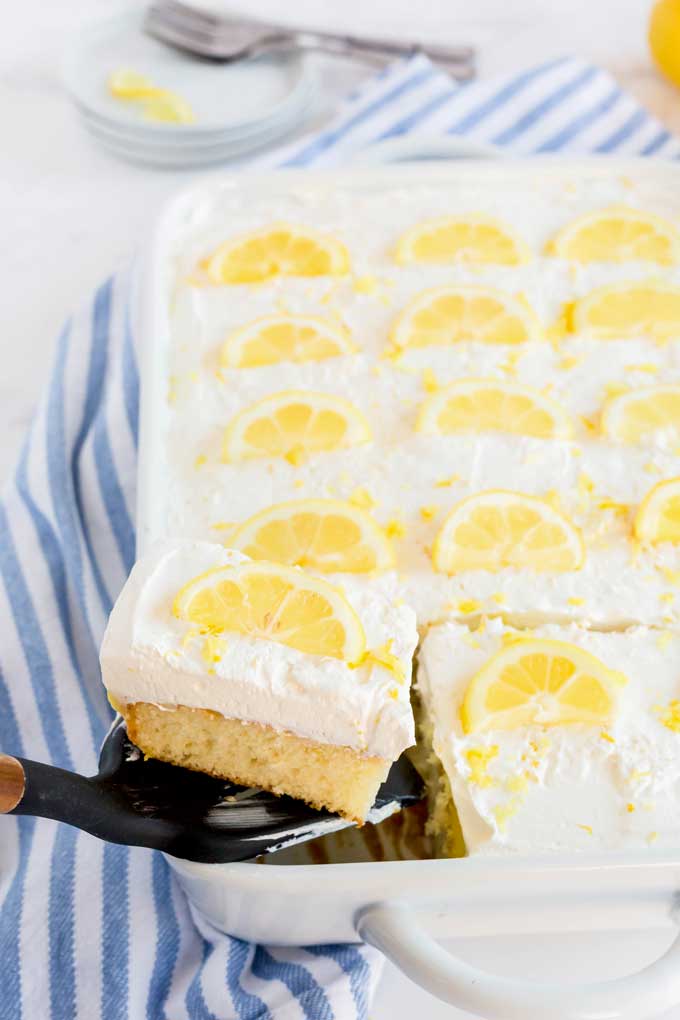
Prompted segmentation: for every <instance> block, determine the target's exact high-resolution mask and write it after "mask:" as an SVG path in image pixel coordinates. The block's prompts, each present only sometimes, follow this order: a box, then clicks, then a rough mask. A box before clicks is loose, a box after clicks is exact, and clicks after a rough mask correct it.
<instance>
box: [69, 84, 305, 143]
mask: <svg viewBox="0 0 680 1020" xmlns="http://www.w3.org/2000/svg"><path fill="white" fill-rule="evenodd" d="M312 97H313V91H312V89H311V87H308V86H306V87H305V88H304V89H299V90H297V92H296V96H295V102H294V103H293V102H290V103H287V104H284V105H282V106H281V107H280V108H279V109H278V111H277V115H276V116H275V117H267V118H264V119H263V120H261V121H257V122H253V123H250V124H244V125H243V126H242V127H239V128H233V129H225V130H222V131H200V132H199V131H192V132H191V133H190V134H187V132H186V131H184V130H182V129H181V128H180V129H179V130H176V131H172V132H170V131H168V132H165V131H163V132H159V131H153V130H151V131H149V130H148V129H147V122H140V123H139V124H127V123H120V122H119V121H113V120H111V118H109V117H102V116H101V115H100V114H99V113H98V112H97V111H95V110H91V109H89V108H88V107H86V106H83V105H82V104H81V103H79V102H78V101H77V100H74V105H75V107H76V109H77V111H78V113H79V114H80V116H81V118H82V119H83V120H84V121H86V122H87V124H88V126H90V125H91V126H94V127H98V128H99V129H101V131H102V132H105V133H107V134H110V135H112V136H115V137H116V138H117V139H119V140H121V141H125V142H126V143H128V144H129V145H130V146H133V145H148V144H153V145H159V146H161V145H162V146H163V147H164V148H166V149H167V150H171V149H174V150H176V151H177V150H185V149H187V148H191V149H194V150H195V149H197V148H198V149H200V148H201V147H203V146H208V145H215V144H218V143H219V144H223V143H231V144H238V145H240V144H241V143H245V142H247V141H248V139H253V140H254V141H257V139H258V138H259V136H260V135H261V134H262V133H263V132H267V131H270V130H272V129H275V128H277V127H278V126H279V125H284V124H285V125H287V126H290V125H291V124H292V125H296V124H297V123H299V122H300V121H301V120H302V119H303V117H304V115H305V113H306V112H307V110H308V108H309V106H310V104H311V101H312ZM152 126H155V125H152Z"/></svg>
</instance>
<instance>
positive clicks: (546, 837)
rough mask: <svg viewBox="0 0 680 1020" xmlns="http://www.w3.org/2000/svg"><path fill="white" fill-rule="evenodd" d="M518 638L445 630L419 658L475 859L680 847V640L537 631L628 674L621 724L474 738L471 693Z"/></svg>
mask: <svg viewBox="0 0 680 1020" xmlns="http://www.w3.org/2000/svg"><path fill="white" fill-rule="evenodd" d="M508 633H512V630H511V629H510V628H508V627H506V626H504V625H503V624H502V623H501V622H500V621H499V620H490V621H487V624H486V627H485V628H484V629H483V630H480V631H477V632H472V633H471V632H470V631H469V630H468V629H467V628H465V627H463V626H461V625H460V624H457V623H447V624H442V625H441V626H438V627H434V628H432V629H431V630H430V631H429V633H428V635H427V637H426V638H425V640H424V641H423V644H422V646H421V649H420V653H419V669H418V681H417V686H418V690H419V692H420V695H421V697H422V698H423V701H424V705H425V709H426V711H427V713H428V715H429V717H430V719H431V721H432V722H433V723H434V750H435V753H436V754H437V756H438V757H439V759H440V761H441V763H442V765H443V767H444V769H445V771H446V774H447V775H448V778H449V781H450V783H451V788H452V793H453V798H454V801H455V803H456V807H457V809H458V815H459V818H460V822H461V825H462V829H463V835H464V838H465V843H466V846H467V849H468V852H469V853H471V854H474V853H503V852H535V851H544V850H545V851H548V850H549V851H554V850H588V849H590V850H596V849H623V848H626V847H639V846H646V845H649V844H652V843H653V844H654V845H660V846H677V818H678V811H680V714H679V715H678V720H677V721H678V728H677V729H672V728H669V727H668V726H667V725H664V723H663V719H664V715H665V713H666V712H667V711H668V706H669V703H670V702H671V701H674V700H676V699H678V698H680V672H679V671H678V661H679V660H678V654H679V653H680V634H677V633H672V632H670V631H668V632H662V633H659V632H658V631H653V630H647V629H645V628H643V627H635V628H631V629H630V630H627V631H625V632H621V633H597V632H593V631H588V630H585V629H584V628H582V627H579V626H578V625H576V624H572V625H570V626H568V627H559V626H555V625H545V626H542V627H538V628H536V629H535V630H534V632H533V633H534V635H535V636H537V637H546V638H553V639H556V640H560V641H569V642H572V643H573V644H575V645H578V646H579V647H581V648H583V649H585V650H586V651H588V652H590V653H591V654H592V655H595V656H597V658H598V659H600V660H601V661H602V662H603V663H604V664H605V665H606V666H607V667H609V668H611V669H613V670H617V671H620V672H622V673H623V674H625V676H626V677H627V678H628V682H627V684H626V685H625V686H624V687H623V688H622V690H621V692H620V695H619V702H618V708H617V712H616V717H615V718H614V719H612V721H611V723H609V724H608V725H607V726H606V727H602V726H581V725H569V726H553V727H547V728H546V727H541V726H528V727H521V728H519V729H514V730H503V731H493V730H491V731H489V732H483V733H471V734H465V733H464V732H463V729H462V726H461V721H460V708H461V704H462V701H463V698H464V696H465V692H466V690H467V686H468V684H469V682H470V680H471V678H472V677H473V676H474V674H475V673H476V672H477V671H478V670H479V669H480V668H481V667H482V666H483V665H484V664H485V663H486V662H487V661H488V659H489V658H490V657H491V656H492V655H494V654H495V653H496V652H498V651H499V650H500V648H501V647H502V638H503V635H507V634H508Z"/></svg>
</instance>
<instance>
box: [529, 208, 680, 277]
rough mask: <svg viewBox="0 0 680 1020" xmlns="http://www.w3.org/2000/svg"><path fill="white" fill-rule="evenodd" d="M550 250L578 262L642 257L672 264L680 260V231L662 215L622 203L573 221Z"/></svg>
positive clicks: (664, 264)
mask: <svg viewBox="0 0 680 1020" xmlns="http://www.w3.org/2000/svg"><path fill="white" fill-rule="evenodd" d="M548 254H550V255H557V256H558V258H563V259H572V260H573V261H575V262H627V261H629V260H634V259H640V260H643V261H646V262H656V263H658V265H660V266H670V265H673V264H674V263H676V262H679V261H680V234H678V232H677V231H676V229H675V227H673V226H672V224H670V223H668V222H666V220H664V219H662V218H661V217H660V216H654V215H653V214H652V213H646V212H642V211H641V210H640V209H629V208H627V207H626V206H620V207H615V208H613V209H603V210H600V211H598V212H593V213H589V214H588V215H586V216H581V217H580V218H579V219H577V220H575V221H574V222H573V223H569V224H568V225H567V226H566V227H564V228H563V229H562V230H561V231H560V232H559V233H558V234H557V235H556V237H555V238H554V239H553V240H552V241H551V243H550V244H549V245H548Z"/></svg>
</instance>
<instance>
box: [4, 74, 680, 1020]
mask: <svg viewBox="0 0 680 1020" xmlns="http://www.w3.org/2000/svg"><path fill="white" fill-rule="evenodd" d="M417 131H422V132H426V133H427V134H428V135H432V134H449V135H450V134H463V135H466V136H469V137H471V138H474V139H475V140H478V141H483V142H492V143H495V144H497V145H499V146H507V147H508V148H510V149H512V151H513V152H519V153H530V152H555V151H564V150H572V151H580V152H585V151H587V152H599V153H608V152H616V153H627V154H646V155H651V154H655V155H658V156H666V157H677V156H678V155H679V154H680V143H678V141H677V140H676V139H675V138H673V137H671V136H670V134H669V133H668V131H666V130H665V129H664V128H663V127H662V126H661V125H660V124H659V123H658V122H657V121H656V120H654V118H653V117H651V116H649V114H647V113H646V112H645V111H644V110H643V109H641V108H640V107H639V106H638V104H637V103H636V102H635V101H634V100H633V99H632V98H631V97H630V96H628V95H626V94H625V93H624V92H622V91H621V90H620V89H619V87H618V86H617V85H616V83H615V82H614V80H613V79H612V78H611V77H610V76H609V75H608V74H606V73H604V72H602V71H601V70H598V69H597V68H595V67H591V66H588V65H587V64H584V63H582V62H581V61H579V60H574V59H561V60H553V61H551V62H549V63H544V64H542V65H541V66H538V67H533V68H531V69H529V70H525V71H523V72H522V73H521V74H514V75H512V76H507V77H504V78H502V79H488V80H484V81H480V82H475V83H473V84H469V85H465V86H457V85H454V84H452V82H451V81H450V80H449V78H448V77H447V76H446V75H445V74H443V73H442V72H440V71H437V70H435V69H434V68H433V67H432V65H431V64H429V63H428V62H427V61H426V60H425V59H423V58H422V57H416V58H414V59H412V60H410V61H408V62H402V63H399V64H397V65H394V66H391V67H389V68H388V69H387V70H386V71H384V72H383V73H382V74H380V75H379V76H378V77H377V78H374V79H372V80H370V81H369V82H368V83H367V84H366V85H365V86H364V87H362V88H361V89H360V90H359V91H358V92H356V93H355V94H353V95H352V96H351V97H350V98H349V99H348V100H347V102H346V103H345V104H344V105H343V107H342V108H341V110H340V112H339V113H338V115H337V117H336V118H335V119H334V120H333V122H332V123H330V125H328V126H327V127H326V128H325V129H324V130H323V131H321V132H320V133H319V134H317V135H315V136H314V137H307V138H305V139H302V140H301V141H300V140H298V141H296V142H295V143H294V144H292V145H289V146H286V147H285V148H283V149H280V150H278V151H277V152H276V153H273V154H272V153H270V154H269V155H268V156H267V157H266V159H265V160H260V161H259V162H260V164H262V163H266V164H269V165H276V164H278V165H281V164H284V165H287V166H307V165H312V166H328V165H334V164H336V163H340V162H342V161H343V160H346V159H347V158H348V157H349V156H351V154H352V153H353V152H355V151H356V150H358V149H359V148H361V147H363V146H366V145H367V144H369V143H371V142H374V141H376V140H380V139H385V138H389V137H393V136H399V135H403V134H407V133H411V132H417ZM133 273H134V269H133V268H131V269H129V270H128V271H126V272H124V273H122V274H121V275H118V276H116V277H114V278H112V279H109V280H107V281H106V282H105V283H104V284H102V286H101V287H100V288H99V290H98V291H97V293H96V294H94V295H93V296H92V297H91V298H90V300H89V301H87V303H86V304H85V305H84V306H83V307H82V308H81V309H80V311H79V312H77V313H76V314H75V315H74V317H73V318H72V319H71V320H70V322H69V323H68V324H67V326H66V328H65V329H64V332H63V333H62V335H61V337H60V339H59V342H58V345H57V351H56V357H55V362H54V366H53V369H52V376H51V381H50V384H49V388H48V390H47V392H46V394H45V396H44V398H43V400H42V403H41V405H40V407H39V409H38V411H37V413H36V417H35V421H34V423H33V427H32V429H31V432H30V435H29V437H28V439H27V441H26V445H25V447H24V450H23V452H22V454H21V458H20V461H19V464H18V467H17V470H16V474H15V475H14V478H13V479H12V481H11V483H10V485H9V487H8V489H7V491H6V493H5V497H4V501H3V503H2V506H1V507H0V529H1V532H2V534H1V537H0V569H1V571H2V578H3V582H4V583H3V585H2V586H0V603H1V605H2V619H3V622H4V626H3V633H2V638H1V639H0V654H1V668H2V673H1V675H0V748H2V749H3V750H4V751H7V752H13V753H15V754H18V755H23V756H26V757H32V758H37V759H41V760H44V761H49V762H53V763H54V764H56V765H60V766H63V767H64V768H68V769H76V770H78V771H81V772H89V771H91V770H94V768H95V764H96V759H97V749H98V747H99V744H100V742H101V740H102V738H103V736H104V734H105V732H106V730H107V727H108V725H109V722H110V719H111V710H110V708H109V706H108V704H107V701H106V698H105V696H104V691H103V688H102V687H101V684H100V681H99V674H98V662H97V651H98V647H99V642H100V639H101V636H102V632H103V629H104V625H105V621H106V618H107V615H108V613H109V610H110V609H111V606H112V603H113V600H114V599H115V597H116V594H117V593H118V591H119V590H120V588H121V586H122V584H123V582H124V580H125V577H126V576H127V573H128V571H129V570H130V568H131V566H132V563H133V559H134V542H135V532H134V515H133V507H134V501H135V500H134V497H135V459H136V446H137V411H138V391H139V379H138V370H137V352H136V349H135V337H134V334H133V329H132V322H131V316H130V287H131V281H132V277H133ZM379 970H380V964H379V958H378V955H377V954H376V953H374V952H373V951H372V950H369V949H367V948H365V947H354V946H319V947H314V948H310V949H278V948H272V947H265V946H254V945H249V944H247V943H244V942H240V941H238V940H237V939H233V938H229V937H228V936H225V935H222V934H220V933H219V932H217V931H215V930H214V929H213V928H211V927H210V926H209V925H208V924H207V923H205V921H203V920H202V919H201V918H200V917H198V916H196V915H195V914H194V913H192V911H191V908H190V907H189V905H188V904H187V901H186V899H185V897H184V895H183V893H182V892H181V890H180V889H179V887H178V886H177V884H176V882H175V880H174V879H173V878H172V876H171V873H170V871H169V869H168V867H167V865H166V864H165V862H164V860H163V858H162V857H161V856H160V855H158V854H153V853H151V852H148V851H145V850H137V849H133V850H129V849H127V848H124V847H119V846H111V845H104V844H102V843H100V842H98V841H97V840H95V839H93V838H91V837H90V836H87V835H84V834H82V833H78V832H76V831H75V830H73V829H71V828H68V827H66V826H59V825H56V824H54V823H52V822H49V821H42V820H40V821H36V820H33V819H29V818H20V819H13V818H2V819H0V1020H100V1018H101V1020H183V1018H191V1020H212V1018H217V1020H222V1018H224V1020H256V1018H257V1020H267V1018H270V1020H293V1018H295V1020H298V1018H300V1020H301V1018H308V1020H354V1018H357V1020H366V1017H367V1010H368V1007H369V1004H370V1001H371V995H372V992H373V990H374V988H375V984H376V982H377V979H378V976H379Z"/></svg>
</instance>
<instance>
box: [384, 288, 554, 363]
mask: <svg viewBox="0 0 680 1020" xmlns="http://www.w3.org/2000/svg"><path fill="white" fill-rule="evenodd" d="M539 338H540V326H539V323H538V320H537V319H536V316H535V315H534V313H533V312H532V310H531V308H530V307H529V305H528V304H527V303H526V302H525V301H524V300H523V299H522V298H520V297H513V296H512V295H510V294H504V293H503V292H502V291H499V290H495V289H493V288H492V287H473V286H465V285H461V286H455V287H436V288H434V289H433V290H426V291H424V292H423V293H422V294H419V295H418V296H417V297H416V298H415V299H414V300H413V301H412V302H411V303H410V304H409V305H407V306H406V308H405V309H404V311H403V312H402V313H401V315H400V316H399V318H398V319H397V321H396V322H395V323H394V326H393V327H392V332H391V340H392V343H393V344H395V345H396V346H397V347H399V348H408V347H429V346H432V345H438V346H442V345H445V344H455V343H461V342H464V341H477V342H479V343H487V344H521V343H525V342H526V341H528V340H538V339H539Z"/></svg>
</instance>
